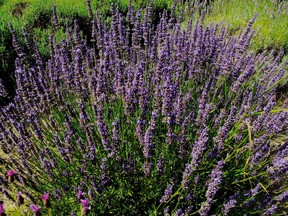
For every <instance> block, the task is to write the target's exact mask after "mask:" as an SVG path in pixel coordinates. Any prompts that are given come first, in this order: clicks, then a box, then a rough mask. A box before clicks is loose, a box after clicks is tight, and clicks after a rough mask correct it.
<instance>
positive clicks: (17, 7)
mask: <svg viewBox="0 0 288 216" xmlns="http://www.w3.org/2000/svg"><path fill="white" fill-rule="evenodd" d="M27 5H28V4H27V3H25V2H20V3H18V4H16V5H15V7H14V9H13V10H12V15H13V16H14V17H19V16H23V10H24V9H25V8H26V7H27Z"/></svg>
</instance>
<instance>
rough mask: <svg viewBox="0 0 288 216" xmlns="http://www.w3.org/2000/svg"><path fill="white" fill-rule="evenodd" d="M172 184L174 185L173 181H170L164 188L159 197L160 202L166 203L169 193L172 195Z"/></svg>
mask: <svg viewBox="0 0 288 216" xmlns="http://www.w3.org/2000/svg"><path fill="white" fill-rule="evenodd" d="M173 186H174V184H173V183H172V184H169V185H168V186H167V188H166V189H165V191H164V195H163V196H162V197H161V199H160V203H166V202H167V201H168V200H169V199H170V197H171V195H172V189H173Z"/></svg>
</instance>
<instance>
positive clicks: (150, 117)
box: [0, 1, 288, 215]
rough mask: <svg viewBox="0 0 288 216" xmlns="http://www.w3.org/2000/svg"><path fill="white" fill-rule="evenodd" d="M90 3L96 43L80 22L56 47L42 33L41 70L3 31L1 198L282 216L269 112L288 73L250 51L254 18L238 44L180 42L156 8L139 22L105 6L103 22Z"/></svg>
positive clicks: (277, 114) (278, 153) (203, 34)
mask: <svg viewBox="0 0 288 216" xmlns="http://www.w3.org/2000/svg"><path fill="white" fill-rule="evenodd" d="M87 2H88V11H89V16H90V19H91V33H92V35H91V37H90V38H91V40H90V41H86V40H85V39H83V38H82V37H81V36H80V35H81V34H80V27H79V25H78V22H77V21H76V20H75V22H74V26H73V30H72V29H71V27H69V26H68V27H67V31H66V33H67V38H66V39H65V40H63V41H61V42H60V43H56V40H55V38H54V36H53V35H51V37H50V38H49V41H50V48H51V55H50V58H49V59H48V60H47V61H46V62H44V60H43V59H41V56H40V55H39V51H38V48H37V45H36V44H35V43H33V41H30V42H29V47H33V49H32V51H33V52H34V54H33V55H32V56H29V55H27V54H25V52H24V50H23V49H22V48H21V46H20V44H19V41H18V39H17V35H16V33H15V31H13V28H12V27H11V31H12V35H13V44H14V47H15V50H16V52H17V54H18V58H17V59H16V61H15V65H16V71H15V74H16V82H17V93H16V96H15V98H14V101H13V102H12V103H10V104H9V105H8V106H6V107H3V108H1V112H0V120H1V121H0V135H1V139H0V143H1V150H2V151H3V153H4V154H1V165H2V166H3V167H5V169H3V170H4V171H1V172H2V173H1V178H3V179H4V175H5V170H8V169H13V170H15V172H16V176H17V180H16V181H17V183H13V184H12V183H9V184H8V182H7V181H6V182H5V180H3V182H5V183H4V187H5V188H6V189H5V193H7V194H10V193H11V191H12V188H13V191H15V190H16V189H17V190H21V191H23V193H26V194H31V195H30V196H28V195H27V196H28V197H29V199H31V200H34V201H35V199H37V197H38V196H39V194H43V193H44V192H50V193H51V194H53V195H54V196H53V197H54V198H53V199H54V200H53V199H52V198H51V203H52V208H56V209H57V208H59V206H65V208H67V209H68V210H67V209H65V208H63V209H61V210H62V211H69V210H71V209H73V208H74V206H75V203H73V204H71V205H70V204H67V203H68V201H67V200H69V198H71V197H73V199H74V198H75V202H77V199H76V194H78V192H79V191H81V192H84V193H85V197H89V199H90V203H89V205H90V204H91V211H90V213H89V214H94V213H95V214H97V215H107V214H113V215H129V214H130V215H143V214H152V213H154V214H156V215H157V214H162V213H163V212H165V214H166V215H168V212H170V213H169V214H172V215H185V214H190V213H193V212H198V213H200V214H201V215H213V214H221V213H224V214H225V215H227V214H228V212H229V214H230V213H231V214H232V213H235V214H238V215H243V214H244V213H248V214H249V213H255V212H263V213H264V212H266V214H267V212H271V211H277V210H278V209H281V202H279V203H276V204H275V202H273V199H276V201H277V199H280V198H279V197H280V196H282V195H283V194H282V195H280V194H281V190H282V191H283V187H282V184H283V182H285V180H287V160H286V159H285V158H287V142H286V143H285V144H283V145H278V147H276V148H272V146H271V140H272V139H273V138H274V137H276V136H277V135H279V134H281V133H285V132H287V123H288V122H287V121H288V113H287V112H284V111H281V110H285V109H287V102H286V103H282V104H281V103H279V102H277V100H276V90H277V87H278V85H279V84H280V83H281V82H282V81H285V80H286V77H287V71H286V70H285V62H284V63H282V64H280V63H279V62H280V60H281V55H282V53H280V54H279V55H278V56H276V57H274V55H273V53H272V54H270V55H266V54H265V53H262V54H259V55H255V54H251V53H249V52H248V50H247V49H248V45H249V42H250V40H251V38H252V36H253V31H251V28H252V24H253V22H254V21H255V18H254V19H252V20H251V21H250V22H249V24H248V27H247V29H246V30H245V31H244V32H243V34H241V35H240V36H239V37H238V38H235V37H228V35H227V29H225V28H224V27H221V26H219V25H216V26H207V27H204V26H203V18H204V17H202V19H201V20H198V21H194V20H193V22H192V21H190V22H189V25H188V28H187V29H185V30H182V29H181V25H182V23H181V22H182V18H181V17H180V18H177V17H175V15H174V14H169V13H168V12H167V11H164V12H163V13H162V14H161V18H160V21H159V23H156V24H155V23H153V16H154V14H153V10H152V8H151V5H150V6H149V7H147V8H146V10H145V13H144V16H143V17H142V16H141V13H140V11H135V9H134V8H133V6H132V5H131V6H130V7H129V9H128V13H127V16H126V17H125V16H124V15H123V14H121V13H120V12H119V7H114V6H113V5H112V7H111V13H112V17H111V23H108V22H105V21H103V20H102V19H101V17H100V16H99V15H94V14H93V11H92V10H91V5H90V1H87ZM53 13H54V25H55V28H57V29H58V28H59V23H58V18H57V13H56V9H55V7H53ZM192 23H194V24H193V25H192ZM24 32H25V30H24ZM25 36H27V35H25ZM27 41H28V40H27ZM248 179H249V180H248ZM171 182H173V184H171ZM259 182H260V183H261V184H260V183H259ZM167 185H168V187H167ZM172 185H173V190H172ZM256 189H257V190H256ZM286 190H287V188H286ZM267 192H268V194H269V196H268V197H265V196H266V195H267ZM235 193H236V195H235ZM283 196H284V195H283ZM184 197H187V199H185V198H184ZM275 197H276V198H275ZM285 197H286V195H285ZM83 198H84V197H83ZM264 198H265V201H263V199H264ZM178 199H179V200H178ZM70 200H71V199H70ZM34 201H33V202H34ZM278 204H279V207H278ZM126 206H130V208H126ZM275 206H276V207H275ZM89 208H90V206H89ZM173 209H174V210H173ZM73 211H77V209H76V210H75V209H74V210H73ZM185 212H186V213H185Z"/></svg>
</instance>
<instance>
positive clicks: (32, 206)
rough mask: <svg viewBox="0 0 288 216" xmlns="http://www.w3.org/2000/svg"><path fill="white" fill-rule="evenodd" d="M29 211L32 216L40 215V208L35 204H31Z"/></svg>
mask: <svg viewBox="0 0 288 216" xmlns="http://www.w3.org/2000/svg"><path fill="white" fill-rule="evenodd" d="M30 209H31V211H32V212H33V213H34V215H36V216H40V215H41V212H40V210H41V207H39V206H37V205H35V204H31V205H30Z"/></svg>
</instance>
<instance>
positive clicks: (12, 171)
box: [6, 170, 16, 182]
mask: <svg viewBox="0 0 288 216" xmlns="http://www.w3.org/2000/svg"><path fill="white" fill-rule="evenodd" d="M15 173H16V172H15V171H14V170H8V172H7V175H6V176H7V177H8V181H9V182H13V181H14V175H15Z"/></svg>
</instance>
